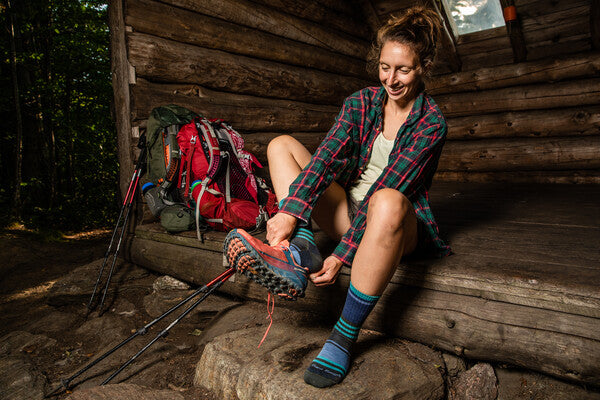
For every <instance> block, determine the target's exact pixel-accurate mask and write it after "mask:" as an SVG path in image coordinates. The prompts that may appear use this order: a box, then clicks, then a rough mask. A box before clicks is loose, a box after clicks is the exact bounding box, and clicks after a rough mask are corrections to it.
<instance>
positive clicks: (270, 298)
mask: <svg viewBox="0 0 600 400" xmlns="http://www.w3.org/2000/svg"><path fill="white" fill-rule="evenodd" d="M271 301H272V303H271ZM274 310H275V297H273V296H271V292H268V295H267V318H266V319H270V320H271V322H269V326H268V327H267V330H266V331H265V334H264V336H263V338H262V340H261V341H260V343H259V344H258V347H257V348H259V349H260V345H261V344H263V342H264V341H265V339H266V338H267V335H268V334H269V330H270V329H271V325H273V311H274Z"/></svg>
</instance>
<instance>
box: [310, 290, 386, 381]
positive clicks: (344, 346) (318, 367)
mask: <svg viewBox="0 0 600 400" xmlns="http://www.w3.org/2000/svg"><path fill="white" fill-rule="evenodd" d="M379 297H380V296H369V295H366V294H364V293H361V292H360V291H358V289H356V288H355V287H354V285H352V282H350V288H349V289H348V295H347V296H346V303H345V304H344V310H343V311H342V316H341V317H340V319H339V320H338V321H337V322H336V324H335V326H334V327H333V331H332V332H331V335H330V336H329V339H327V341H326V342H325V345H324V346H323V349H322V350H321V352H320V353H319V355H317V358H315V359H314V360H313V361H312V363H311V364H310V366H309V367H308V369H307V370H306V372H305V373H304V381H305V382H306V383H308V384H310V385H313V386H316V387H329V386H332V385H335V384H337V383H340V382H341V381H342V380H343V379H344V377H345V376H346V374H347V373H348V368H349V367H350V349H351V347H352V345H353V344H354V342H356V338H357V337H358V332H359V331H360V327H361V326H362V324H363V322H365V319H367V316H368V315H369V313H370V312H371V310H372V309H373V307H375V304H377V300H379Z"/></svg>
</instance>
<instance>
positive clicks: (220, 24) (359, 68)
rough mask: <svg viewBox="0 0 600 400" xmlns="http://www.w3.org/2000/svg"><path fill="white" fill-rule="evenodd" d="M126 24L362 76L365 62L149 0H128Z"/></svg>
mask: <svg viewBox="0 0 600 400" xmlns="http://www.w3.org/2000/svg"><path fill="white" fill-rule="evenodd" d="M127 3H128V7H127V16H126V23H127V24H128V25H130V26H131V27H133V29H134V30H135V31H136V32H142V33H147V34H151V35H155V36H159V37H162V38H165V39H172V40H175V41H178V42H183V43H189V44H194V45H197V46H200V47H204V48H208V49H215V50H223V51H227V52H229V53H233V54H240V55H244V56H249V57H254V58H260V59H264V60H272V61H278V62H282V63H286V64H292V65H297V66H302V67H309V68H314V69H320V70H323V71H328V72H335V73H338V74H341V75H350V76H357V77H362V78H366V77H368V74H367V71H366V62H364V61H360V60H358V59H356V58H352V57H348V56H344V55H341V54H337V53H332V52H331V51H329V50H325V49H323V48H321V47H317V46H313V45H308V44H304V43H300V42H298V41H295V40H291V39H286V38H282V37H280V36H276V35H273V34H270V33H266V32H263V31H259V30H257V29H253V28H247V27H244V26H240V25H238V24H234V23H231V22H227V21H223V20H221V19H218V18H213V17H208V16H206V15H203V14H199V13H196V12H192V11H187V10H183V9H180V8H176V7H172V6H169V5H166V4H163V3H159V2H157V1H152V0H128V2H127Z"/></svg>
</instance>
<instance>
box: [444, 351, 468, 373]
mask: <svg viewBox="0 0 600 400" xmlns="http://www.w3.org/2000/svg"><path fill="white" fill-rule="evenodd" d="M442 357H443V358H444V364H445V365H446V373H447V374H448V377H450V378H456V377H457V376H458V374H460V373H461V372H464V371H466V370H467V365H466V364H465V360H463V359H462V358H460V357H458V356H455V355H454V354H449V353H443V354H442Z"/></svg>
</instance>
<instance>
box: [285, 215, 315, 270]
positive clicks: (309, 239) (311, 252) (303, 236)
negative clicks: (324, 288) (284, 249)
mask: <svg viewBox="0 0 600 400" xmlns="http://www.w3.org/2000/svg"><path fill="white" fill-rule="evenodd" d="M290 251H291V252H292V255H293V257H294V260H295V261H296V262H297V263H298V264H300V265H302V266H303V267H304V268H308V271H309V273H313V272H317V271H319V270H320V269H321V267H322V266H323V258H322V257H321V253H320V252H319V249H318V248H317V244H316V243H315V237H314V234H313V232H312V230H311V229H310V228H309V227H308V226H299V227H298V228H296V230H295V231H294V234H293V235H292V238H291V239H290Z"/></svg>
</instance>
